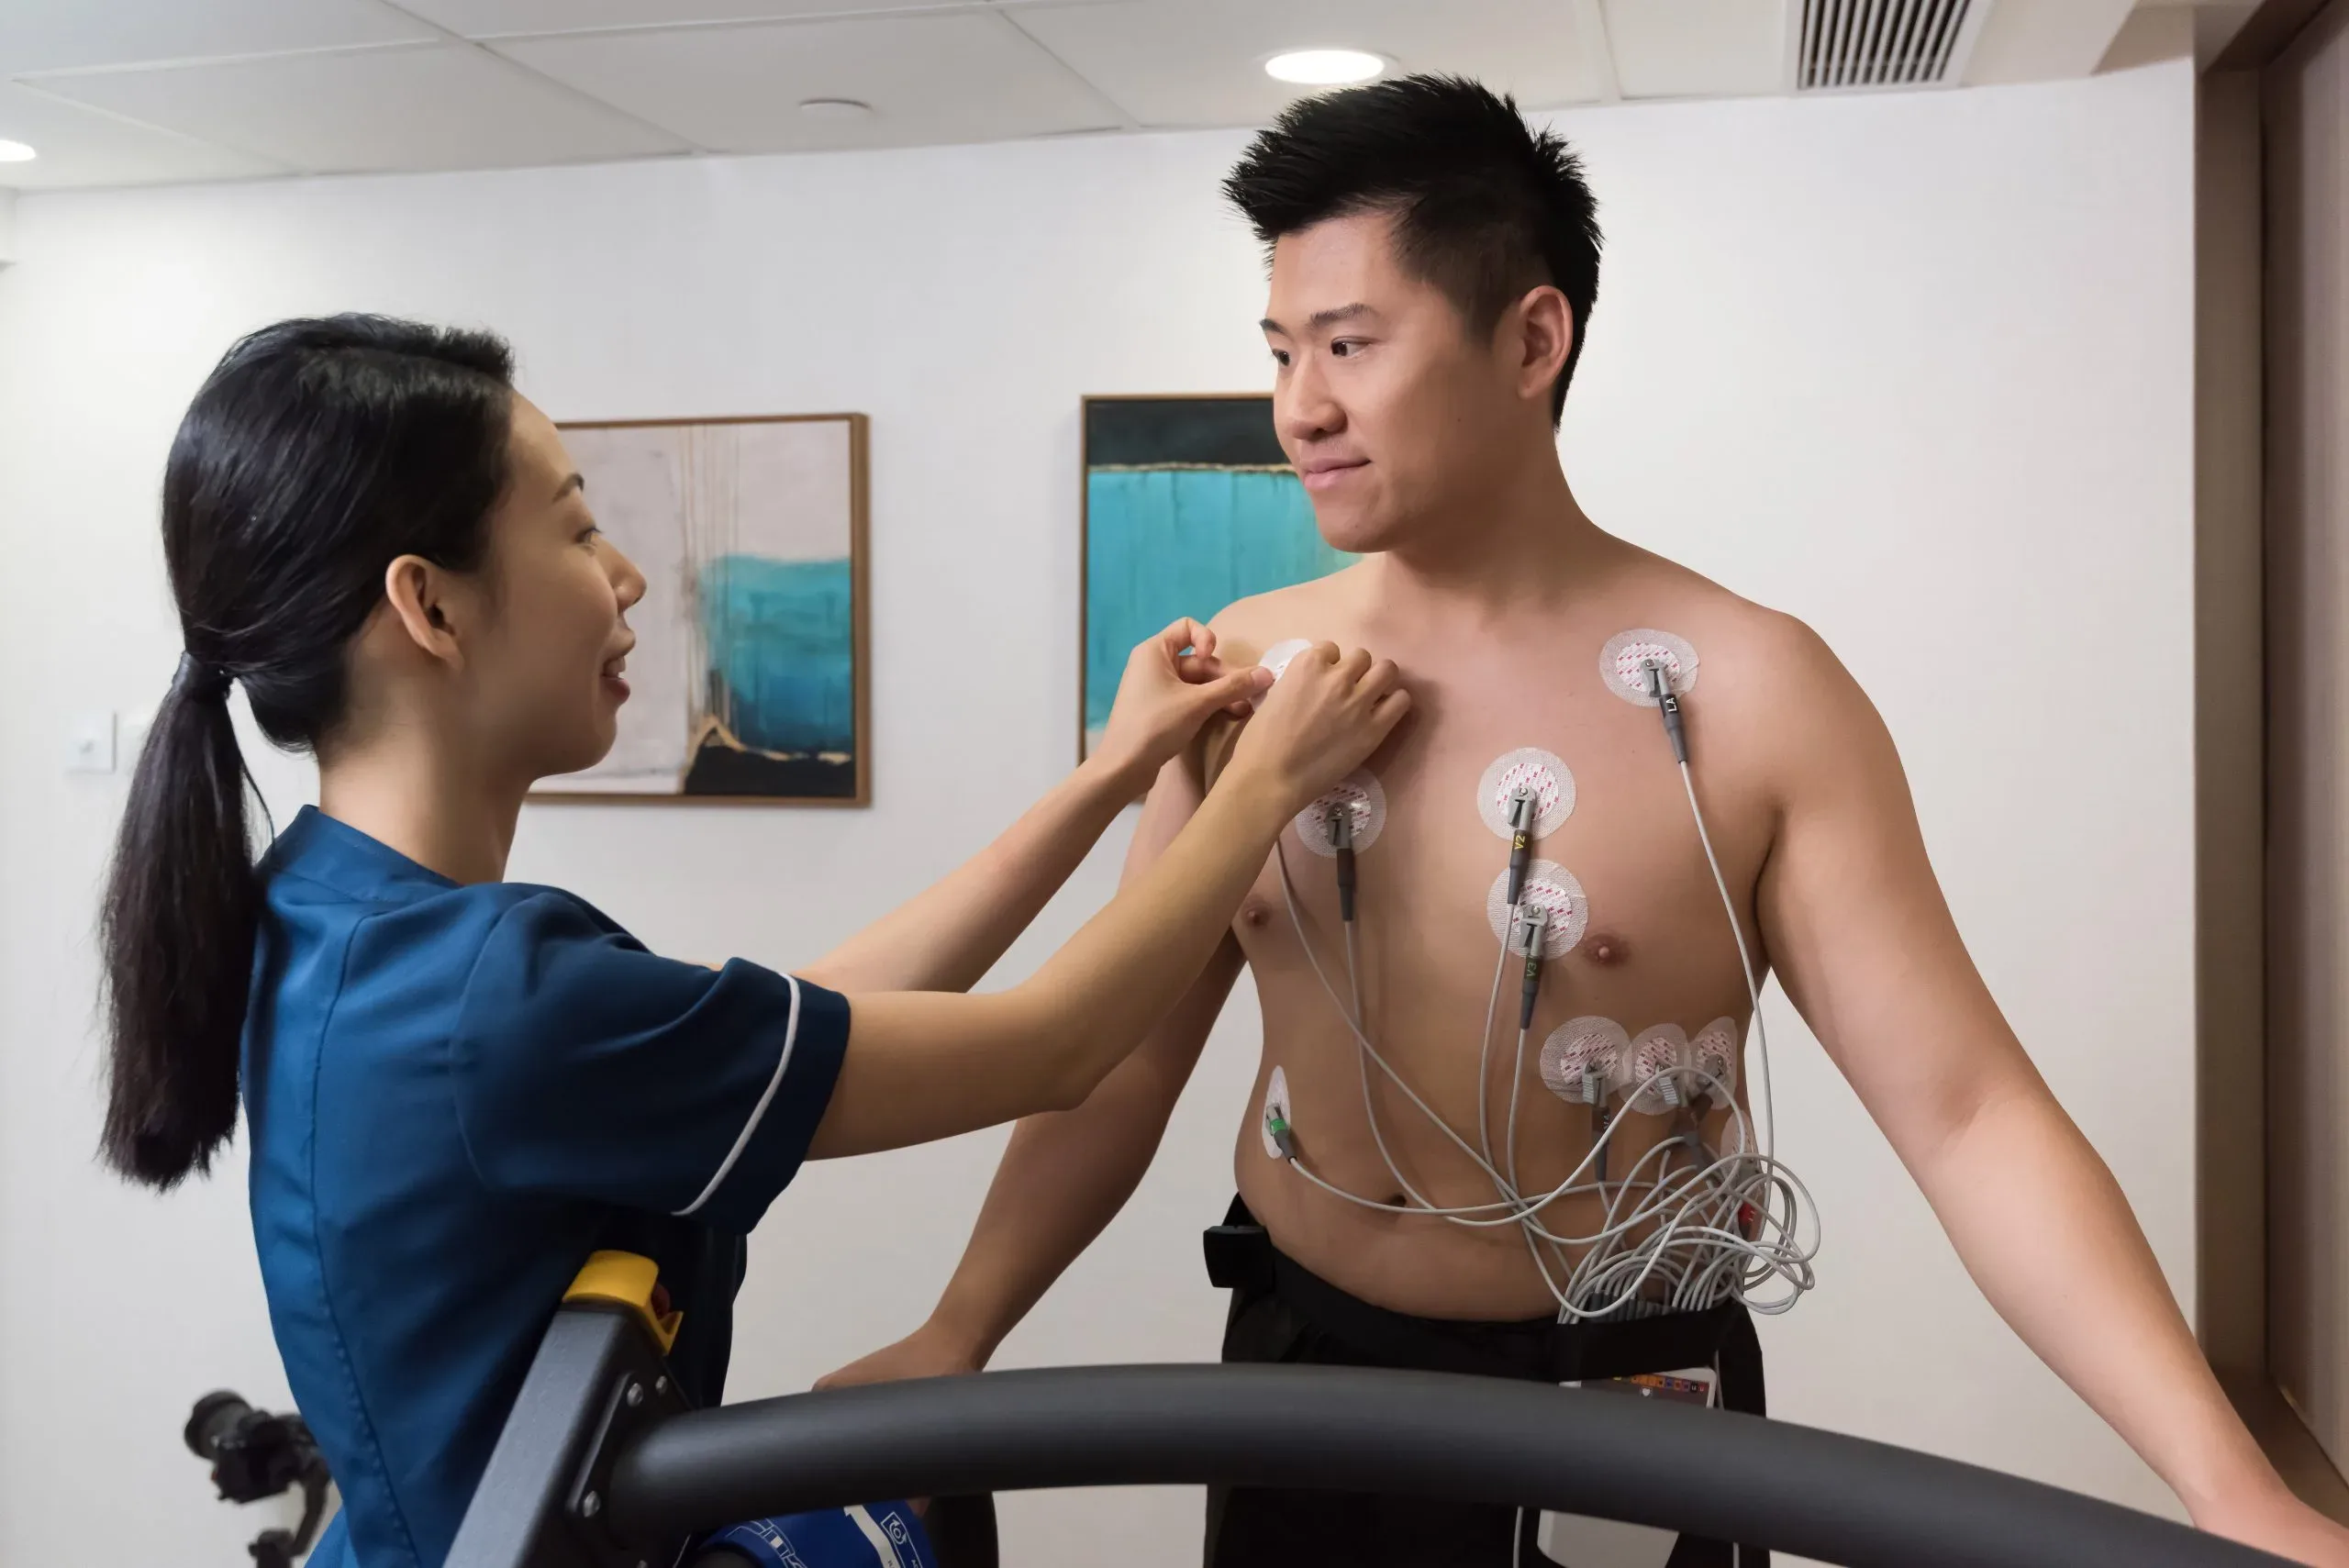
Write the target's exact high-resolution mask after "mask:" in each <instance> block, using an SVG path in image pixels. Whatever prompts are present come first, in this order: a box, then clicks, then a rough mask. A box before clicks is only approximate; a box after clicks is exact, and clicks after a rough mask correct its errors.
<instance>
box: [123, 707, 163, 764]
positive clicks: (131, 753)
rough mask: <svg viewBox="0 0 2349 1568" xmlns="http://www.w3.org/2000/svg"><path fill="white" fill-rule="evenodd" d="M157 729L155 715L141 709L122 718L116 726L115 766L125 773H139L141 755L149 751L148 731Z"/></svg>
mask: <svg viewBox="0 0 2349 1568" xmlns="http://www.w3.org/2000/svg"><path fill="white" fill-rule="evenodd" d="M154 727H155V715H154V714H153V713H152V712H151V711H150V710H149V709H146V708H139V709H137V710H135V711H133V712H130V713H126V714H124V715H123V716H122V719H121V722H119V723H117V725H116V726H115V731H114V753H115V766H116V767H117V769H119V770H120V771H121V772H123V773H137V772H138V771H139V754H140V753H142V752H143V751H146V750H147V731H149V730H150V729H152V728H154Z"/></svg>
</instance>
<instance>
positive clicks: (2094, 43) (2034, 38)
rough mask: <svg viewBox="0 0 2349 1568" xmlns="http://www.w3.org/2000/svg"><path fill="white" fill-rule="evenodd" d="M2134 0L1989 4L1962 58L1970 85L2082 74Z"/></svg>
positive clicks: (2108, 42)
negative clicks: (1967, 55) (1971, 49)
mask: <svg viewBox="0 0 2349 1568" xmlns="http://www.w3.org/2000/svg"><path fill="white" fill-rule="evenodd" d="M2135 3H2136V0H2065V4H2064V5H2061V6H2016V5H2011V4H2009V5H2003V6H1991V7H1990V13H1989V15H1988V16H1987V17H1983V19H1982V23H1981V27H1982V31H1981V33H1980V35H1979V36H1978V37H1976V39H1975V40H1974V53H1973V55H1972V56H1971V57H1970V58H1969V59H1968V60H1967V61H1966V64H1965V81H1966V83H1967V85H1969V86H1980V85H1986V84H1987V83H1994V82H2053V81H2057V80H2060V79H2062V78H2065V77H2072V76H2086V75H2087V74H2088V72H2092V71H2094V70H2095V69H2096V65H2097V61H2099V60H2102V59H2103V58H2104V51H2105V50H2107V49H2109V48H2110V47H2111V44H2112V39H2113V37H2114V35H2115V34H2117V33H2119V32H2120V31H2121V23H2123V22H2125V21H2127V20H2128V19H2129V12H2130V10H2131V9H2132V6H2134V5H2135Z"/></svg>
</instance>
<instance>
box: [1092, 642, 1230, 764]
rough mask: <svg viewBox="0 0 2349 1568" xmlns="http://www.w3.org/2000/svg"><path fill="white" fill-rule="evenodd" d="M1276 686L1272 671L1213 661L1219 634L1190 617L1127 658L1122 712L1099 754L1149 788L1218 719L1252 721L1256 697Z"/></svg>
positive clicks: (1116, 711) (1114, 715)
mask: <svg viewBox="0 0 2349 1568" xmlns="http://www.w3.org/2000/svg"><path fill="white" fill-rule="evenodd" d="M1186 648H1187V649H1189V650H1190V652H1188V653H1186V652H1185V651H1184V650H1185V649H1186ZM1272 682H1273V677H1272V673H1271V672H1269V671H1267V670H1264V669H1260V668H1256V667H1253V666H1252V667H1250V668H1248V669H1245V670H1226V669H1225V668H1224V667H1223V662H1222V661H1221V660H1219V659H1218V658H1217V657H1216V656H1215V631H1214V629H1213V628H1209V627H1205V626H1202V625H1200V624H1199V623H1198V622H1197V621H1195V620H1192V619H1190V618H1189V617H1185V618H1184V619H1182V620H1178V621H1176V622H1175V624H1174V625H1172V626H1170V627H1168V628H1166V629H1165V630H1164V631H1162V632H1160V633H1159V634H1158V635H1157V636H1156V637H1153V638H1151V639H1147V640H1146V641H1144V642H1142V643H1141V644H1139V645H1138V646H1137V647H1136V648H1135V649H1134V651H1133V652H1132V654H1131V655H1130V656H1129V657H1128V658H1127V660H1126V673H1125V678H1124V679H1123V680H1121V681H1119V683H1118V701H1117V705H1116V706H1114V707H1113V708H1111V709H1110V712H1109V723H1108V728H1105V729H1104V730H1103V731H1102V735H1101V743H1100V745H1099V746H1097V748H1095V750H1094V753H1093V754H1094V755H1095V756H1096V757H1098V758H1100V759H1101V760H1102V761H1103V762H1105V763H1106V764H1107V765H1108V766H1110V767H1112V768H1115V769H1118V770H1119V772H1121V773H1134V774H1135V775H1136V776H1137V777H1138V778H1140V779H1141V780H1143V781H1145V782H1146V781H1147V780H1148V779H1149V778H1150V777H1152V775H1154V774H1155V773H1157V772H1158V770H1159V767H1160V765H1161V764H1163V763H1164V762H1166V761H1167V759H1169V758H1170V757H1173V756H1174V755H1175V753H1176V752H1178V751H1181V750H1182V749H1183V748H1184V747H1186V746H1187V745H1189V744H1190V742H1191V737H1192V736H1194V735H1197V733H1198V732H1199V726H1201V725H1203V724H1205V723H1206V722H1207V721H1208V719H1209V718H1211V717H1214V716H1215V715H1216V714H1218V713H1228V714H1230V715H1231V716H1232V717H1235V718H1245V717H1248V714H1249V712H1250V706H1249V700H1248V699H1249V698H1250V696H1251V695H1253V694H1254V693H1256V692H1260V691H1262V690H1264V688H1265V687H1266V686H1269V685H1271V684H1272Z"/></svg>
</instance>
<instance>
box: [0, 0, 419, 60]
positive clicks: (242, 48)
mask: <svg viewBox="0 0 2349 1568" xmlns="http://www.w3.org/2000/svg"><path fill="white" fill-rule="evenodd" d="M432 36H433V32H432V29H431V28H428V27H426V26H424V25H423V24H421V23H419V22H417V21H415V20H414V19H412V18H410V17H403V16H402V15H400V13H399V12H398V11H397V10H395V9H394V8H393V7H392V6H386V5H382V4H379V3H378V0H8V3H7V4H6V5H5V6H0V76H22V75H24V74H26V73H27V72H34V71H70V70H76V69H79V68H82V67H85V66H102V65H132V64H141V63H152V62H154V61H165V60H212V59H218V58H219V57H221V56H223V55H236V54H272V53H275V52H278V51H280V50H296V49H340V48H351V47H355V46H358V45H361V44H373V43H406V42H413V41H416V40H417V39H429V38H431V37H432Z"/></svg>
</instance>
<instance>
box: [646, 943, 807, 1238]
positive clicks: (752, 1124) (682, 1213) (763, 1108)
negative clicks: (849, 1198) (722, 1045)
mask: <svg viewBox="0 0 2349 1568" xmlns="http://www.w3.org/2000/svg"><path fill="white" fill-rule="evenodd" d="M783 979H784V984H786V985H789V986H790V987H791V1017H790V1020H789V1021H788V1022H786V1023H785V1025H784V1026H783V1055H782V1056H781V1058H779V1059H778V1060H777V1061H776V1062H775V1064H774V1077H772V1078H769V1079H768V1080H767V1092H766V1093H765V1094H763V1095H760V1096H759V1103H758V1104H757V1105H756V1106H753V1107H752V1108H751V1119H750V1120H748V1121H746V1122H744V1123H743V1124H742V1133H741V1136H740V1137H739V1138H737V1139H735V1140H734V1147H733V1148H731V1149H729V1150H728V1151H726V1158H725V1159H724V1160H722V1161H720V1162H718V1173H717V1174H716V1175H714V1176H712V1177H710V1178H709V1185H707V1186H706V1187H704V1188H702V1190H701V1196H699V1197H697V1198H696V1199H694V1201H693V1202H691V1203H689V1204H687V1205H685V1207H683V1208H681V1209H679V1210H677V1212H676V1216H675V1218H679V1219H684V1218H686V1217H688V1216H689V1215H691V1214H692V1213H693V1212H694V1211H695V1210H696V1209H697V1208H699V1207H701V1206H702V1205H704V1204H706V1203H707V1202H708V1201H709V1200H710V1199H711V1197H713V1196H714V1195H716V1194H717V1192H718V1188H719V1187H722V1186H724V1185H725V1184H726V1178H727V1177H728V1176H729V1175H730V1174H732V1173H733V1170H734V1162H735V1161H737V1160H740V1158H741V1157H742V1151H743V1150H745V1149H748V1148H749V1147H750V1146H751V1134H752V1133H754V1132H756V1131H758V1130H759V1123H760V1122H761V1121H762V1120H763V1119H764V1118H765V1117H766V1114H767V1106H769V1105H770V1104H772V1103H773V1102H774V1092H775V1091H776V1090H777V1089H780V1088H782V1087H783V1075H784V1073H786V1072H787V1071H789V1070H790V1067H791V1048H792V1047H793V1046H794V1045H795V1044H796V1043H798V1040H799V981H798V978H797V977H796V975H790V974H786V975H785V976H784V977H783Z"/></svg>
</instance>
